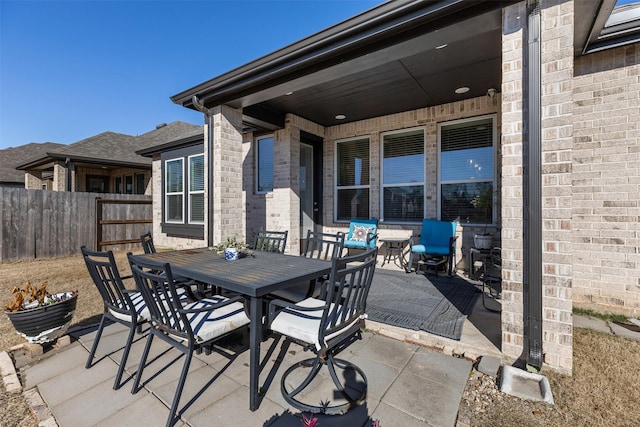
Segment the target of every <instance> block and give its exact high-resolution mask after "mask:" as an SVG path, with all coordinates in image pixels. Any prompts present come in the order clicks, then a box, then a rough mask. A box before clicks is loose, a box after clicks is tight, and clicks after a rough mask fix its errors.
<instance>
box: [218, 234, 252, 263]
mask: <svg viewBox="0 0 640 427" xmlns="http://www.w3.org/2000/svg"><path fill="white" fill-rule="evenodd" d="M209 250H211V251H216V252H218V253H219V254H221V255H222V254H224V257H225V259H226V260H228V261H231V260H235V259H238V258H243V257H245V256H247V255H251V254H252V253H253V251H252V250H251V248H250V247H249V245H248V244H247V243H246V242H243V241H241V240H237V239H236V238H235V237H227V240H225V241H224V242H220V243H218V244H217V245H215V246H211V247H210V248H209Z"/></svg>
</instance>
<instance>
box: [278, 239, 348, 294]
mask: <svg viewBox="0 0 640 427" xmlns="http://www.w3.org/2000/svg"><path fill="white" fill-rule="evenodd" d="M343 245H344V233H342V232H338V233H336V234H330V233H319V232H315V231H311V230H308V231H307V238H306V240H305V243H304V252H303V253H302V256H303V257H306V258H313V259H321V260H325V261H330V260H332V259H334V258H338V257H340V254H342V248H343ZM327 279H328V277H318V278H316V279H313V280H311V282H310V283H301V284H300V285H296V286H292V287H290V288H287V289H283V290H280V291H275V292H272V293H271V294H270V295H271V297H272V298H274V299H276V298H278V299H282V300H286V301H291V302H298V301H302V300H303V299H305V298H309V297H311V296H313V295H314V293H315V292H316V289H317V288H318V286H317V285H318V284H322V283H323V282H324V281H325V280H327Z"/></svg>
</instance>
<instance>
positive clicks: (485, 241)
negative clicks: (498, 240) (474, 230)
mask: <svg viewBox="0 0 640 427" xmlns="http://www.w3.org/2000/svg"><path fill="white" fill-rule="evenodd" d="M491 243H493V235H491V234H476V235H474V236H473V245H474V246H475V247H476V248H477V249H491Z"/></svg>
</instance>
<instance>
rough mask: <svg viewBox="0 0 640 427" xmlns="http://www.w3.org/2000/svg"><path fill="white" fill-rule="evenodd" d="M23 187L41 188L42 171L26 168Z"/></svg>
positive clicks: (29, 188)
mask: <svg viewBox="0 0 640 427" xmlns="http://www.w3.org/2000/svg"><path fill="white" fill-rule="evenodd" d="M24 188H26V189H27V190H40V189H42V171H39V170H28V171H25V172H24Z"/></svg>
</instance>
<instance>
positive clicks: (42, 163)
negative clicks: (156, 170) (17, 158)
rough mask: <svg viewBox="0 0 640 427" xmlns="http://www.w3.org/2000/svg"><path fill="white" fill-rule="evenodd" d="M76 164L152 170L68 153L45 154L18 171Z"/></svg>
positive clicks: (136, 163) (126, 162)
mask: <svg viewBox="0 0 640 427" xmlns="http://www.w3.org/2000/svg"><path fill="white" fill-rule="evenodd" d="M67 160H68V161H69V162H70V163H75V164H76V166H84V165H86V166H93V167H96V166H97V167H106V168H110V169H113V168H137V169H147V170H149V169H151V163H150V162H146V163H141V162H131V161H119V160H109V159H102V158H96V157H83V156H73V155H69V154H66V153H45V154H44V155H43V156H41V157H38V158H35V159H31V160H28V161H26V162H24V163H22V164H20V165H18V166H16V169H18V170H45V169H50V168H52V167H53V165H54V163H56V162H60V161H61V162H66V161H67Z"/></svg>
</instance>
